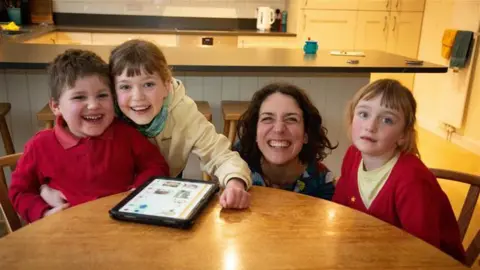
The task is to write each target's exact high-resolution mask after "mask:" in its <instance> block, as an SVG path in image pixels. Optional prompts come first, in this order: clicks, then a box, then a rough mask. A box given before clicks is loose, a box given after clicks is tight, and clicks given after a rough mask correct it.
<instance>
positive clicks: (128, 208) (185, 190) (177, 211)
mask: <svg viewBox="0 0 480 270" xmlns="http://www.w3.org/2000/svg"><path fill="white" fill-rule="evenodd" d="M212 188H214V186H213V185H211V184H207V183H205V184H204V183H201V182H186V181H178V180H172V179H155V180H153V181H152V182H151V183H150V184H149V185H148V186H146V187H145V188H144V189H143V190H142V191H140V192H139V193H138V194H137V195H136V196H135V197H133V198H132V199H131V200H130V201H128V202H127V203H126V204H125V205H124V206H122V207H121V208H120V210H119V211H120V212H123V213H134V214H144V215H150V216H157V217H169V218H176V219H187V218H188V217H189V216H190V214H191V213H192V211H193V210H194V209H195V206H196V205H197V204H198V203H199V202H200V201H201V200H202V198H204V196H205V194H207V193H208V192H209V191H210V189H212Z"/></svg>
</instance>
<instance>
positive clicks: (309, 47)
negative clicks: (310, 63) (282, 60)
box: [303, 40, 318, 54]
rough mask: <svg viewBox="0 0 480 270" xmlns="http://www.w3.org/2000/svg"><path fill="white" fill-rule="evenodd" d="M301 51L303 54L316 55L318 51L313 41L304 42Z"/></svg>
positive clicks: (316, 44)
mask: <svg viewBox="0 0 480 270" xmlns="http://www.w3.org/2000/svg"><path fill="white" fill-rule="evenodd" d="M303 51H304V52H305V54H316V53H317V51H318V43H317V42H316V41H313V40H307V41H305V45H303Z"/></svg>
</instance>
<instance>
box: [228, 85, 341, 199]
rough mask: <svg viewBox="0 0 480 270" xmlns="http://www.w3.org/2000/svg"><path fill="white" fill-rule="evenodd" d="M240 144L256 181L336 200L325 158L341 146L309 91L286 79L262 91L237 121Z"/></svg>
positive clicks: (253, 179) (257, 93)
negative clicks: (330, 134)
mask: <svg viewBox="0 0 480 270" xmlns="http://www.w3.org/2000/svg"><path fill="white" fill-rule="evenodd" d="M237 133H238V138H239V142H237V143H236V144H235V147H234V148H235V149H236V150H237V151H238V152H239V153H240V156H241V157H242V158H243V159H244V160H245V161H246V162H247V163H248V165H249V167H250V169H251V170H252V181H253V184H254V185H259V186H267V187H274V188H280V189H285V190H290V191H294V192H298V193H302V194H306V195H310V196H314V197H318V198H323V199H327V200H331V198H332V196H333V193H334V191H335V186H334V183H333V175H332V173H331V172H330V171H329V170H328V169H327V167H325V166H324V165H323V164H322V160H323V159H324V158H325V157H326V156H327V155H328V154H329V153H330V152H331V150H333V149H335V148H336V147H337V146H336V145H335V146H334V145H332V143H330V141H329V140H328V138H327V129H326V128H325V127H324V126H323V123H322V117H321V116H320V113H319V112H318V110H317V108H315V106H314V105H313V104H312V102H311V101H310V99H309V98H308V96H307V95H306V94H305V92H304V91H303V90H301V89H299V88H298V87H296V86H294V85H291V84H286V83H272V84H269V85H266V86H265V87H263V88H262V89H260V90H259V91H257V92H256V93H255V94H254V96H253V98H252V100H251V102H250V105H249V108H248V109H247V111H246V112H245V113H244V114H243V115H242V116H241V118H240V120H239V124H238V127H237Z"/></svg>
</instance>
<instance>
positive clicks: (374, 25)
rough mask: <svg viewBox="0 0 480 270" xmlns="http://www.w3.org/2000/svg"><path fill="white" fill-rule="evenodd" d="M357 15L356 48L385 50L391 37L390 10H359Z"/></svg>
mask: <svg viewBox="0 0 480 270" xmlns="http://www.w3.org/2000/svg"><path fill="white" fill-rule="evenodd" d="M357 16H358V19H357V31H356V36H355V49H356V50H379V51H385V50H386V49H387V40H388V37H389V27H388V25H389V20H390V14H389V12H386V11H359V12H358V15H357Z"/></svg>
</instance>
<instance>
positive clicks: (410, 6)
mask: <svg viewBox="0 0 480 270" xmlns="http://www.w3.org/2000/svg"><path fill="white" fill-rule="evenodd" d="M424 8H425V0H358V10H370V11H373V10H379V11H423V10H424Z"/></svg>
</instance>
